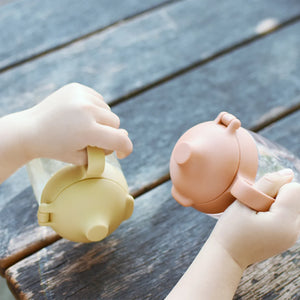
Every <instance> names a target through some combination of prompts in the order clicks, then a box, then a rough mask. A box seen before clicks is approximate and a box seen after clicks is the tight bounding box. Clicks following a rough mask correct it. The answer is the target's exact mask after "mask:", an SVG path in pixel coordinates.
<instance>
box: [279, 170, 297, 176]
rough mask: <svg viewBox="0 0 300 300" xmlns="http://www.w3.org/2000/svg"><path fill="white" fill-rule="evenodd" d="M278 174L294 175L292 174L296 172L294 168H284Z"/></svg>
mask: <svg viewBox="0 0 300 300" xmlns="http://www.w3.org/2000/svg"><path fill="white" fill-rule="evenodd" d="M278 174H279V175H281V176H292V175H294V172H293V170H292V169H283V170H280V171H279V172H278Z"/></svg>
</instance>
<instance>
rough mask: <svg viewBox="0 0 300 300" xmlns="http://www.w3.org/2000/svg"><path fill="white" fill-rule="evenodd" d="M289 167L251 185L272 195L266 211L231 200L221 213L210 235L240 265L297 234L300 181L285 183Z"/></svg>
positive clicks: (270, 253)
mask: <svg viewBox="0 0 300 300" xmlns="http://www.w3.org/2000/svg"><path fill="white" fill-rule="evenodd" d="M292 178H293V173H292V171H291V170H284V171H281V172H277V173H270V174H266V175H265V176H264V177H263V178H262V179H261V180H259V181H258V182H257V183H256V184H255V187H256V188H257V189H259V190H261V191H262V192H264V193H266V194H268V195H269V196H271V197H276V200H275V202H274V203H273V204H272V206H271V208H270V210H269V211H268V212H256V211H254V210H251V209H250V208H248V207H246V206H244V205H243V204H242V203H240V202H239V201H235V202H234V203H233V204H232V205H231V206H230V207H228V209H227V210H226V211H225V212H224V214H223V215H222V217H221V218H220V220H219V221H218V223H217V225H216V227H215V229H214V230H213V232H212V238H213V239H215V240H216V241H217V242H218V243H219V244H221V246H222V247H223V248H224V249H225V250H226V251H227V252H228V253H229V254H230V256H231V257H232V258H233V259H234V260H235V261H236V262H237V263H238V264H239V265H240V266H241V267H242V268H246V267H247V266H248V265H250V264H253V263H255V262H258V261H261V260H264V259H266V258H268V257H271V256H273V255H276V254H279V253H281V252H283V251H285V250H287V249H288V248H290V247H291V246H292V245H293V244H294V243H295V242H296V241H297V239H298V237H299V233H300V184H298V183H289V182H290V181H291V180H292Z"/></svg>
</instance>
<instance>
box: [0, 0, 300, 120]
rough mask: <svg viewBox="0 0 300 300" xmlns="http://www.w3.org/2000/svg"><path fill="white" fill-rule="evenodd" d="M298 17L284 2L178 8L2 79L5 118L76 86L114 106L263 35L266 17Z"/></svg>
mask: <svg viewBox="0 0 300 300" xmlns="http://www.w3.org/2000/svg"><path fill="white" fill-rule="evenodd" d="M24 1H26V0H24ZM35 1H36V3H38V4H39V3H40V2H39V0H33V1H32V2H33V3H34V2H35ZM68 1H71V0H68ZM94 1H96V0H94ZM107 2H110V1H107ZM121 2H122V1H121ZM123 2H124V3H127V1H126V2H125V1H123ZM137 2H139V3H144V2H145V3H147V2H148V1H137ZM29 3H31V1H30V2H29ZM43 3H44V1H43ZM47 3H49V5H50V4H51V5H52V1H51V0H48V2H47ZM55 3H58V4H57V5H59V3H61V1H59V0H57V1H55ZM76 3H83V2H82V1H76ZM38 4H37V5H38ZM74 9H75V7H74ZM95 11H96V8H95ZM224 12H226V13H224ZM28 13H29V14H30V11H29V12H28ZM298 14H300V2H299V1H298V0H290V1H289V4H288V5H287V3H286V1H284V0H278V1H276V2H274V1H272V0H265V1H259V0H254V1H252V2H251V5H250V4H249V5H245V4H244V3H243V2H241V1H238V0H227V1H221V2H220V1H217V0H214V1H211V0H203V1H198V0H187V1H180V2H175V3H174V4H172V5H168V6H166V7H162V8H161V9H159V10H155V11H152V12H151V13H148V14H143V15H141V16H139V17H138V18H135V19H133V20H130V21H128V22H124V23H120V24H118V26H113V27H111V28H110V29H108V30H105V31H104V32H101V33H99V34H95V35H93V36H91V37H90V38H88V39H85V40H82V41H79V42H77V43H75V44H72V45H70V46H68V47H66V48H64V49H61V50H59V51H55V52H54V53H51V54H49V55H46V56H44V57H41V58H39V59H36V60H34V61H32V62H29V63H26V64H24V65H22V66H20V67H16V68H14V69H12V70H9V71H7V72H5V73H3V74H1V76H0V99H1V107H0V116H1V115H3V114H7V113H9V112H12V111H16V110H21V109H24V108H28V107H30V106H32V105H34V104H35V103H37V102H39V101H41V100H42V99H43V98H45V97H46V96H47V95H48V94H50V93H51V92H53V91H54V90H56V89H57V88H59V87H61V86H62V85H64V84H66V83H69V82H74V81H75V82H81V83H83V84H87V85H89V86H91V87H93V88H95V89H96V90H98V91H99V92H101V93H102V94H103V95H104V97H105V99H106V100H107V101H108V102H111V101H114V100H116V99H118V98H120V97H123V96H124V95H127V94H128V93H132V92H134V91H136V90H139V89H141V88H143V87H145V86H147V85H149V84H152V83H153V82H157V81H160V80H161V78H166V77H167V76H169V75H171V74H173V73H174V72H176V71H179V70H181V69H182V68H186V67H187V66H190V65H193V64H195V63H199V62H201V61H205V60H207V59H209V58H211V57H213V56H214V55H216V54H217V53H222V52H223V51H224V49H225V48H230V47H232V46H233V45H236V44H239V43H241V42H242V41H245V40H248V39H249V38H252V37H254V36H258V34H257V32H256V28H257V26H258V25H259V24H260V23H261V22H262V21H264V20H265V19H268V18H270V17H272V18H274V19H275V20H276V22H278V23H281V22H284V21H286V20H288V19H290V18H293V17H294V16H296V15H298ZM86 17H87V18H88V21H87V22H89V23H93V22H90V19H91V18H90V16H89V15H88V14H87V16H86ZM25 19H26V18H25ZM27 19H30V18H29V17H27ZM21 24H22V23H21ZM3 26H4V25H3ZM18 26H20V25H18ZM34 26H35V25H34ZM74 26H75V25H74ZM6 27H9V26H8V25H6ZM75 27H76V30H77V29H78V28H77V26H75ZM61 30H64V29H63V28H62V29H61ZM78 30H79V31H80V29H78ZM53 31H54V33H53V34H56V32H57V30H56V28H55V30H54V29H53ZM50 37H51V36H50V35H49V36H48V37H47V36H46V35H45V36H44V39H47V40H48V39H49V40H51V38H50ZM13 47H15V46H13ZM13 49H15V48H13ZM13 49H11V51H13Z"/></svg>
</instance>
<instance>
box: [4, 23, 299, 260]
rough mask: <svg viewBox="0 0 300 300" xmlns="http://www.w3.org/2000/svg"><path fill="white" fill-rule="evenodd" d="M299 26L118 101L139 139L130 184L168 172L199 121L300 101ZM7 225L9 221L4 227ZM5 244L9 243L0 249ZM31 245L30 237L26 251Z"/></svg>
mask: <svg viewBox="0 0 300 300" xmlns="http://www.w3.org/2000/svg"><path fill="white" fill-rule="evenodd" d="M299 28H300V26H299V25H298V24H296V25H294V26H291V27H289V28H286V29H284V30H281V31H280V32H278V33H276V34H273V35H271V36H270V37H267V38H265V39H263V40H260V41H257V42H255V43H253V44H252V45H251V46H248V47H245V48H242V49H240V50H239V51H235V52H234V53H232V54H231V55H227V56H224V57H222V58H220V59H218V60H216V61H213V62H211V63H210V64H207V65H205V66H202V67H201V68H199V69H197V70H194V71H192V72H189V73H187V74H185V75H183V76H180V77H178V78H176V79H174V80H172V81H169V82H167V83H165V84H162V85H161V86H159V87H157V88H155V89H152V90H151V91H148V92H146V93H144V94H142V95H140V96H138V97H135V98H133V99H131V100H129V101H126V102H124V103H122V104H119V105H117V106H115V107H114V108H113V110H114V111H115V112H116V113H117V114H118V115H119V116H120V117H121V123H122V126H123V127H124V128H126V129H127V130H128V131H129V133H130V136H131V138H132V140H133V142H134V152H133V153H132V155H131V156H130V157H129V158H127V159H125V160H123V161H122V167H123V171H124V173H125V175H126V178H127V180H128V183H129V186H130V190H131V191H132V192H134V191H138V190H141V189H143V188H144V187H145V186H147V185H149V184H151V183H153V182H155V181H157V180H158V179H159V178H161V177H163V176H165V175H166V174H167V173H168V162H169V157H170V154H171V151H172V149H173V146H174V144H175V142H176V141H177V139H178V138H179V136H180V135H181V134H182V133H183V132H184V131H185V130H187V129H188V128H190V127H191V126H193V125H195V124H196V123H198V122H202V121H206V120H210V119H213V118H215V117H216V116H217V114H218V113H219V111H222V110H227V111H230V112H232V113H234V114H236V115H237V116H238V117H240V119H241V120H242V122H243V125H244V126H245V127H250V126H252V125H255V124H256V123H257V122H259V121H260V120H262V119H265V118H266V116H267V115H268V114H269V113H270V112H272V111H273V112H274V111H276V110H278V109H279V110H282V109H285V108H286V107H289V106H290V105H293V104H295V103H299V98H297V96H298V95H299V94H300V82H299V81H298V80H295V78H297V76H300V74H299V73H300V64H299V61H300V59H299V55H300V54H299V51H298V49H299V47H300V40H299V35H298V32H299ZM278 41H280V43H278ZM283 53H284V59H282V58H283ZM280 70H283V72H282V73H281V72H280ZM282 74H284V75H282ZM287 87H288V88H287ZM293 125H294V126H295V128H296V129H295V130H299V129H300V128H299V122H298V123H297V122H296V121H295V122H294V124H293ZM297 128H298V129H297ZM0 191H1V187H0ZM7 197H9V194H8V195H7ZM32 197H33V196H32ZM32 201H33V200H32ZM12 203H15V205H16V207H18V210H20V211H22V210H23V209H27V206H26V201H19V200H18V198H17V197H16V198H15V199H13V200H12ZM14 213H15V212H14V210H12V211H11V212H10V216H11V218H15V216H14ZM16 213H17V214H18V213H19V212H16ZM1 214H2V213H0V215H1ZM32 222H33V221H32V220H29V219H27V218H24V219H22V215H20V217H19V226H20V228H22V229H20V230H24V232H25V233H26V234H27V232H30V230H32V224H33V223H32ZM6 226H8V225H5V224H4V225H3V227H2V228H3V230H4V229H5V228H6ZM36 226H37V225H36ZM27 227H28V228H29V229H27ZM36 230H37V229H36ZM19 234H21V232H19ZM7 236H8V237H7V238H8V239H10V238H11V237H14V236H15V228H14V227H8V229H7ZM31 238H32V239H36V243H37V244H40V236H39V235H36V236H35V235H31V236H30V238H29V239H30V243H33V241H32V240H31ZM3 243H7V242H3ZM5 247H6V246H5V244H4V245H3V246H1V247H0V249H6V248H5ZM27 247H28V241H27V239H25V238H24V239H22V244H20V245H19V250H20V252H22V251H23V250H24V249H26V248H27ZM15 254H16V253H14V255H15ZM7 256H9V257H12V254H11V253H10V252H9V251H8V252H4V253H1V255H0V259H6V257H7Z"/></svg>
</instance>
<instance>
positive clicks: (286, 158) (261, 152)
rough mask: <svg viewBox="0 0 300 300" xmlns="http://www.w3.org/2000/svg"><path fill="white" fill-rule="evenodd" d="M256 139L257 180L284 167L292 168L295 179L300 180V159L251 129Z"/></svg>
mask: <svg viewBox="0 0 300 300" xmlns="http://www.w3.org/2000/svg"><path fill="white" fill-rule="evenodd" d="M249 133H250V134H251V136H252V137H253V139H254V140H255V143H256V147H257V151H258V170H257V174H256V179H255V180H256V181H257V180H259V179H260V178H261V177H263V176H264V175H265V174H266V173H272V172H277V171H280V170H282V169H286V168H289V169H292V170H293V172H294V179H293V180H294V181H297V182H299V181H300V159H299V158H298V157H297V156H295V155H294V154H293V153H291V152H290V151H289V150H287V149H286V148H284V147H282V146H281V145H278V144H276V143H273V142H271V141H269V140H268V139H266V138H264V137H262V136H261V135H259V134H257V133H254V132H251V131H249Z"/></svg>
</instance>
